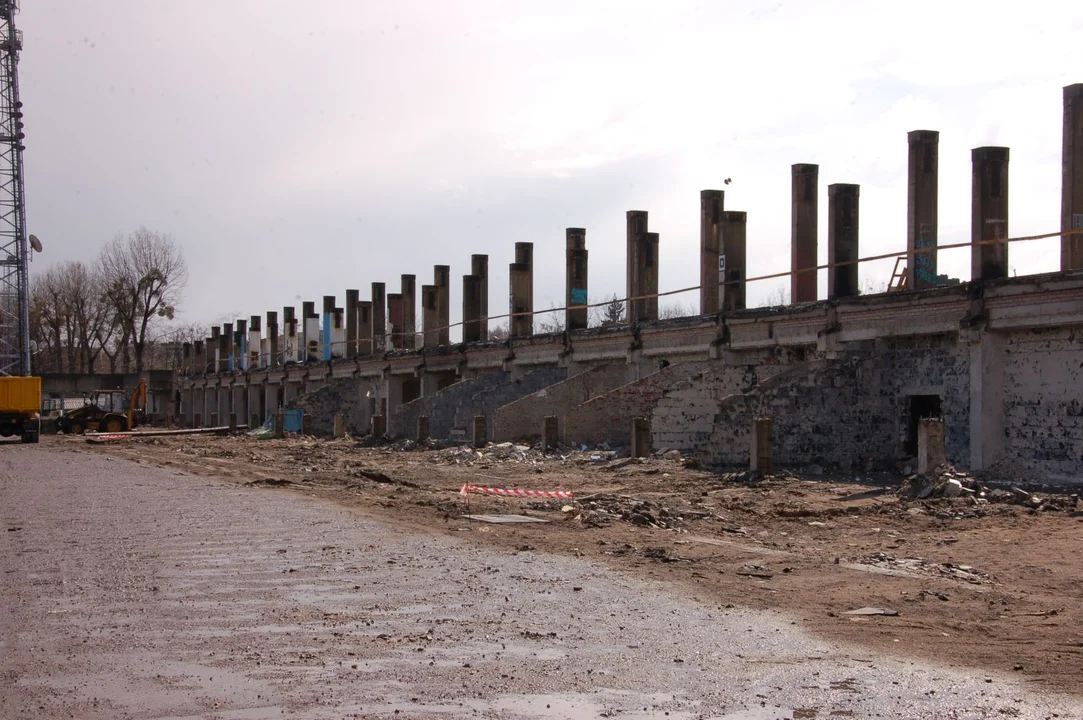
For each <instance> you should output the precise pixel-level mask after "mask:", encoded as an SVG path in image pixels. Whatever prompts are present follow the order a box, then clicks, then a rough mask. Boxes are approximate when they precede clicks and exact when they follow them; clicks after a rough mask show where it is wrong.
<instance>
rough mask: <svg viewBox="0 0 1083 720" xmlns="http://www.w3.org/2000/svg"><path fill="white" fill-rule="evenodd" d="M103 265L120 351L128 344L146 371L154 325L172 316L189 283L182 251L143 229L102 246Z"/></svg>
mask: <svg viewBox="0 0 1083 720" xmlns="http://www.w3.org/2000/svg"><path fill="white" fill-rule="evenodd" d="M99 266H100V270H101V273H102V282H103V287H104V289H105V293H106V296H107V297H108V299H109V302H110V304H111V305H112V306H113V310H114V311H115V313H116V317H117V327H118V329H119V330H120V337H121V340H120V342H119V344H118V346H117V347H118V351H123V350H124V348H125V346H126V345H127V344H128V343H130V344H131V349H132V354H133V356H134V359H135V371H136V372H142V371H143V360H144V354H145V352H146V348H147V342H148V340H149V339H150V331H151V330H152V325H153V323H154V322H155V321H156V319H157V318H160V317H161V318H169V319H172V317H173V315H174V312H175V310H176V305H177V299H178V297H179V294H180V291H181V290H182V289H183V288H184V286H185V283H187V281H188V267H187V265H186V264H185V262H184V255H183V253H182V252H181V250H180V248H179V247H178V246H177V244H176V242H174V240H173V238H172V237H170V236H169V235H165V234H162V233H158V232H154V231H151V230H148V229H147V228H145V227H141V228H139V229H138V230H136V231H135V232H133V233H131V234H129V235H127V236H124V235H118V236H117V237H115V238H114V239H113V240H112V242H110V243H109V244H108V245H106V246H105V247H104V248H102V252H101V256H100V258H99ZM107 354H108V353H107ZM110 359H111V360H112V361H113V362H114V363H115V360H113V356H111V357H110Z"/></svg>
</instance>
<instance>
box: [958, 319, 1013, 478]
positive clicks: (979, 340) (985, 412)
mask: <svg viewBox="0 0 1083 720" xmlns="http://www.w3.org/2000/svg"><path fill="white" fill-rule="evenodd" d="M972 333H973V334H972V336H971V337H970V414H969V420H970V467H969V468H968V469H969V470H972V471H973V470H985V469H988V468H989V467H990V466H992V465H993V463H995V462H996V461H997V460H999V459H1001V458H1002V457H1003V455H1004V443H1005V440H1004V405H1005V403H1004V385H1005V379H1004V366H1005V364H1006V359H1007V341H1006V339H1005V338H1004V336H1002V335H999V334H998V333H995V332H989V331H987V330H983V331H972ZM952 461H953V462H957V461H958V460H957V459H956V458H952Z"/></svg>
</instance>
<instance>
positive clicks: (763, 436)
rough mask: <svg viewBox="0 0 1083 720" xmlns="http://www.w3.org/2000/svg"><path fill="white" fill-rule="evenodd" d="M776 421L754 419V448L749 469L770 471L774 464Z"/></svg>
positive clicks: (763, 471)
mask: <svg viewBox="0 0 1083 720" xmlns="http://www.w3.org/2000/svg"><path fill="white" fill-rule="evenodd" d="M774 424H775V423H774V421H773V420H772V419H771V418H756V419H755V420H753V421H752V450H751V459H750V462H749V469H751V470H755V471H758V472H762V473H769V472H771V469H772V467H773V465H774Z"/></svg>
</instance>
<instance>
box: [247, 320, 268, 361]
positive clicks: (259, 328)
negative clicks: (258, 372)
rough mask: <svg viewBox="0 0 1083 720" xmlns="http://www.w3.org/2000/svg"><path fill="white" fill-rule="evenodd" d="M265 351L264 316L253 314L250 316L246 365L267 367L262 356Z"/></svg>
mask: <svg viewBox="0 0 1083 720" xmlns="http://www.w3.org/2000/svg"><path fill="white" fill-rule="evenodd" d="M262 351H263V318H261V317H260V316H259V315H252V316H251V317H249V318H248V364H247V365H246V366H245V367H247V368H249V369H252V370H254V369H255V368H259V367H265V366H266V363H265V362H264V361H263V357H262Z"/></svg>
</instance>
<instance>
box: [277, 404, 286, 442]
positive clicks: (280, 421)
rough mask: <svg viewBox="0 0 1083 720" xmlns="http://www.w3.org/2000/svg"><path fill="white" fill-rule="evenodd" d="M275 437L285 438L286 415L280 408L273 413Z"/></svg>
mask: <svg viewBox="0 0 1083 720" xmlns="http://www.w3.org/2000/svg"><path fill="white" fill-rule="evenodd" d="M275 437H276V438H284V437H286V414H285V413H284V412H282V408H278V410H277V411H275Z"/></svg>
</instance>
